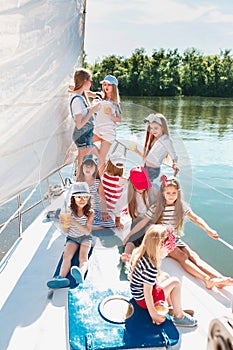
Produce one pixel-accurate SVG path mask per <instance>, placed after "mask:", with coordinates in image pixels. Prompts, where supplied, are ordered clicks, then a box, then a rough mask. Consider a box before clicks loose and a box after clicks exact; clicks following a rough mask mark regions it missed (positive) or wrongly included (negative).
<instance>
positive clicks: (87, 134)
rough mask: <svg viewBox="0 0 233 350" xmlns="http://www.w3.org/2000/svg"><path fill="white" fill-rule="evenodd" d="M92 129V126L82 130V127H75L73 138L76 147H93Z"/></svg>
mask: <svg viewBox="0 0 233 350" xmlns="http://www.w3.org/2000/svg"><path fill="white" fill-rule="evenodd" d="M93 129H94V128H91V129H89V130H88V131H82V129H76V128H75V130H74V132H73V140H74V143H75V144H76V146H77V148H79V149H84V148H92V147H94V145H93V142H92V137H93Z"/></svg>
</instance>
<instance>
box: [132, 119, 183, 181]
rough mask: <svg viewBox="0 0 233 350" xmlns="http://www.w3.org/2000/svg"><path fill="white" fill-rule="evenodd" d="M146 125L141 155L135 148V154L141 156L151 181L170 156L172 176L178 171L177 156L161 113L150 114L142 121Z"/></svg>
mask: <svg viewBox="0 0 233 350" xmlns="http://www.w3.org/2000/svg"><path fill="white" fill-rule="evenodd" d="M144 122H145V123H147V124H148V126H147V130H146V139H145V144H144V150H143V153H142V152H140V151H139V150H138V148H137V147H136V150H135V152H136V153H138V154H139V155H141V156H142V158H143V162H144V163H145V164H144V167H145V168H146V169H147V171H148V174H149V178H150V180H151V181H153V180H154V179H156V178H157V177H158V176H159V174H160V167H161V165H162V162H163V160H164V159H165V158H166V157H168V156H170V157H171V159H172V168H173V170H174V176H176V174H177V173H178V171H179V168H178V166H177V159H178V158H177V155H176V153H175V149H174V146H173V142H172V140H171V138H170V133H169V129H168V125H167V120H166V118H165V117H164V115H163V114H161V113H156V114H150V115H148V117H147V118H145V120H144Z"/></svg>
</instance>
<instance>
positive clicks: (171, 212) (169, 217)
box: [145, 205, 190, 236]
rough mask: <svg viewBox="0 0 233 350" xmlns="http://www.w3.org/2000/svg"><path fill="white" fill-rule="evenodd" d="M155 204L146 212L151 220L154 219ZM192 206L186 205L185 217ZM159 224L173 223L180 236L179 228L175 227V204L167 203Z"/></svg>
mask: <svg viewBox="0 0 233 350" xmlns="http://www.w3.org/2000/svg"><path fill="white" fill-rule="evenodd" d="M155 207H156V206H155V205H152V206H151V207H150V208H149V209H148V211H147V212H146V215H145V216H146V217H147V218H148V219H150V220H151V221H153V220H152V219H153V215H154V212H155ZM189 210H190V208H188V206H185V207H184V213H183V216H184V217H185V215H186V214H187V213H188V212H189ZM157 223H158V224H163V225H171V226H173V227H174V229H175V234H176V235H178V236H179V234H178V233H177V228H176V227H175V206H174V205H167V206H166V207H165V208H164V211H163V214H162V218H161V219H160V220H159V221H158V222H157Z"/></svg>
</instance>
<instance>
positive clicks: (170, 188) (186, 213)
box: [123, 175, 233, 289]
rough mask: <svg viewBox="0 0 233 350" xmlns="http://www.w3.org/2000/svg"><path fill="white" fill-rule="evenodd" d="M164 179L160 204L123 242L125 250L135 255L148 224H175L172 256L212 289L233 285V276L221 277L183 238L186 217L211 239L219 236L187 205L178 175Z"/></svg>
mask: <svg viewBox="0 0 233 350" xmlns="http://www.w3.org/2000/svg"><path fill="white" fill-rule="evenodd" d="M161 179H162V184H161V186H160V189H159V192H158V195H157V198H156V204H155V205H152V206H151V208H150V209H149V210H148V212H147V213H146V215H145V218H144V219H143V220H141V221H140V222H139V223H138V224H137V225H136V226H135V227H134V228H133V229H132V230H131V231H130V232H129V234H128V235H127V236H126V237H125V239H124V241H123V245H125V253H126V254H131V253H132V250H133V249H134V248H135V246H139V245H140V244H141V242H142V239H143V236H142V235H141V232H142V230H143V228H145V227H146V226H147V225H150V224H166V225H172V226H173V227H174V229H175V234H176V236H177V240H176V248H175V249H174V250H173V251H172V252H170V253H169V254H168V256H170V257H171V258H173V259H175V260H176V261H178V262H179V263H180V264H181V266H182V267H183V268H184V269H185V270H186V271H187V272H188V273H190V274H191V275H193V276H195V277H197V278H200V279H201V280H202V281H203V282H204V283H205V286H206V288H207V289H212V288H213V287H214V286H216V287H219V288H221V287H224V286H227V285H233V279H232V278H230V277H225V276H221V275H220V274H218V273H217V271H215V270H214V269H211V268H210V266H208V265H207V264H206V263H204V261H202V260H201V259H200V257H199V256H198V255H197V254H196V253H195V252H194V251H193V250H191V249H190V248H189V246H188V245H187V244H186V243H184V242H183V241H182V240H181V239H180V237H181V236H182V235H183V223H184V218H185V217H187V218H188V219H190V220H191V221H192V222H193V223H194V224H196V225H197V226H199V227H200V228H202V229H203V230H205V231H206V232H207V234H208V235H209V236H210V237H211V238H214V239H218V237H219V236H218V233H217V232H216V231H215V230H213V229H212V228H210V227H209V226H208V224H207V223H206V222H205V221H204V220H203V219H202V218H201V217H199V216H198V215H196V214H195V213H194V212H193V211H192V210H191V208H189V207H188V206H187V205H185V203H184V202H183V200H182V196H181V188H180V183H179V181H178V180H177V179H176V178H174V177H170V178H167V177H166V176H165V175H163V176H162V178H161ZM138 233H139V234H138Z"/></svg>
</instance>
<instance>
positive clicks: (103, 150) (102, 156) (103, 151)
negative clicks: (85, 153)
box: [98, 140, 111, 175]
mask: <svg viewBox="0 0 233 350" xmlns="http://www.w3.org/2000/svg"><path fill="white" fill-rule="evenodd" d="M110 147H111V143H110V142H108V141H106V140H102V142H101V145H100V150H99V164H98V168H99V174H100V175H102V173H103V171H104V166H105V161H106V157H107V154H108V151H109V150H110Z"/></svg>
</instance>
